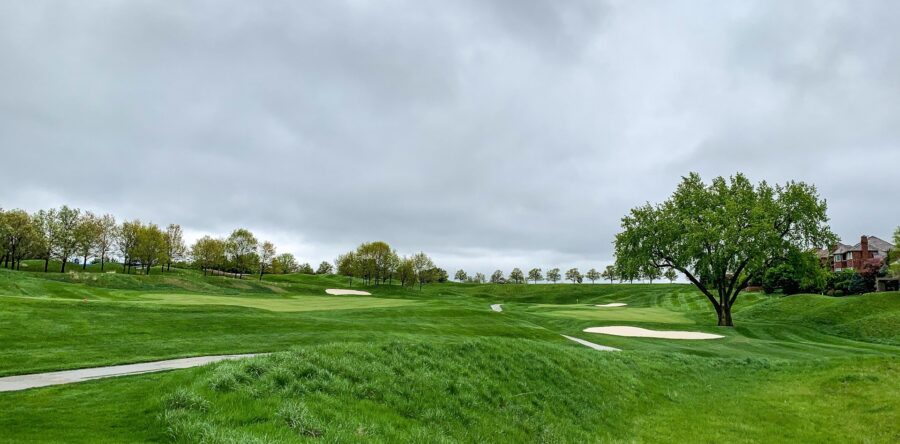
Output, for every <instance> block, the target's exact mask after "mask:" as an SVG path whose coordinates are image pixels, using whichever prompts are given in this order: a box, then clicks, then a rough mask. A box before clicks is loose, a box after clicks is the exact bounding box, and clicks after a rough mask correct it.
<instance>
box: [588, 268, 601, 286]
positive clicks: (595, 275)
mask: <svg viewBox="0 0 900 444" xmlns="http://www.w3.org/2000/svg"><path fill="white" fill-rule="evenodd" d="M584 277H586V278H588V279H589V280H590V281H591V283H592V284H593V283H594V282H595V281H597V280H598V279H600V278H601V276H600V272H599V271H597V270H596V269H594V268H591V269H590V270H588V272H587V273H585V274H584Z"/></svg>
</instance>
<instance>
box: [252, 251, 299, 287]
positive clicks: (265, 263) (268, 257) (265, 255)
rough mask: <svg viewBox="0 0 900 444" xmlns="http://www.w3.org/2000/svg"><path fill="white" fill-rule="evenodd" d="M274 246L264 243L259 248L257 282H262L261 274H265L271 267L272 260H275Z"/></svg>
mask: <svg viewBox="0 0 900 444" xmlns="http://www.w3.org/2000/svg"><path fill="white" fill-rule="evenodd" d="M276 254H277V253H276V252H275V244H273V243H271V242H269V241H265V242H263V243H262V244H260V246H259V253H257V256H259V280H260V281H262V278H263V274H265V272H266V270H267V269H269V268H270V267H272V260H274V259H275V255H276ZM291 258H293V256H291Z"/></svg>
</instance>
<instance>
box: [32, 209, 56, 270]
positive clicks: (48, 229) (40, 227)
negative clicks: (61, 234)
mask: <svg viewBox="0 0 900 444" xmlns="http://www.w3.org/2000/svg"><path fill="white" fill-rule="evenodd" d="M55 221H56V210H55V209H52V208H51V209H49V210H40V211H38V212H37V214H35V217H34V225H35V228H36V230H37V235H38V236H39V237H40V240H41V241H40V245H41V247H42V248H41V249H40V250H41V251H40V254H39V257H40V258H41V259H43V260H44V273H46V272H47V267H48V266H49V264H50V259H51V258H52V257H53V251H54V250H55V249H56V240H55V237H54V232H55V226H54V225H55Z"/></svg>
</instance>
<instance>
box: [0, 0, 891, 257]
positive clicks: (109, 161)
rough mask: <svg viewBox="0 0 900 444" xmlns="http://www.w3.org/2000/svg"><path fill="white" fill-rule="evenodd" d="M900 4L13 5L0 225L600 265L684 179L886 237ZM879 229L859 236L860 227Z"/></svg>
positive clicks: (1, 21)
mask: <svg viewBox="0 0 900 444" xmlns="http://www.w3.org/2000/svg"><path fill="white" fill-rule="evenodd" d="M898 22H900V7H898V5H897V4H896V3H895V2H866V3H862V4H860V3H851V2H820V1H815V2H787V3H786V2H774V1H773V2H756V3H747V4H725V3H724V2H712V1H711V2H702V3H698V2H658V3H645V2H641V3H636V2H610V3H601V2H594V1H574V2H553V1H527V2H524V1H502V0H496V1H490V2H481V1H460V2H428V1H426V2H405V1H388V2H368V1H347V2H302V3H297V2H280V1H273V2H264V3H262V4H250V3H245V2H234V3H232V4H229V3H225V2H204V1H194V2H178V3H173V4H166V5H165V7H163V6H161V5H160V4H159V3H158V2H120V1H108V2H90V3H84V2H39V1H29V2H7V3H4V4H2V5H0V60H2V62H0V63H2V69H0V87H2V88H3V91H4V92H3V94H0V158H2V161H0V167H2V171H3V176H2V177H3V179H4V180H3V183H4V185H3V186H0V205H2V206H3V207H22V208H26V209H29V210H34V209H37V208H41V207H48V206H56V205H60V204H63V203H68V204H71V205H78V206H82V207H86V208H91V209H95V210H98V211H111V212H113V213H115V214H117V215H119V216H120V217H140V218H142V219H145V220H153V221H156V222H159V223H168V222H179V223H181V224H182V225H184V226H185V227H187V228H188V229H189V233H191V234H193V235H199V234H201V233H220V234H225V233H226V232H227V231H229V230H230V229H231V228H233V227H236V226H247V227H249V228H251V229H253V230H255V231H257V232H259V233H260V234H261V235H262V236H263V237H267V238H272V239H273V240H275V241H276V242H278V243H279V244H280V246H281V247H282V250H288V251H293V252H295V253H297V254H298V255H300V256H301V257H302V258H303V259H305V260H310V261H318V260H322V259H331V258H332V257H333V256H334V254H335V253H337V252H338V251H341V250H343V249H347V248H350V247H352V246H353V245H355V244H356V243H359V242H361V241H365V240H372V239H384V240H387V241H389V242H391V243H392V244H394V245H395V246H397V247H398V249H399V250H400V251H401V252H413V251H416V250H420V249H421V250H425V251H428V252H431V253H433V255H434V256H436V257H437V259H438V260H439V263H440V264H442V265H444V266H445V267H447V268H449V269H454V268H456V267H463V266H464V267H467V268H468V269H473V270H474V269H478V270H480V271H484V272H489V271H490V270H491V269H493V268H497V267H500V268H504V269H509V268H511V267H513V266H520V267H531V266H542V267H544V268H549V267H552V266H561V267H565V266H570V264H571V265H572V266H581V267H585V268H586V267H590V266H597V267H599V266H602V265H604V264H605V263H607V262H609V261H610V260H611V258H612V255H611V242H612V238H613V235H614V234H615V233H616V231H617V229H618V222H619V219H620V217H621V216H622V215H623V214H625V212H627V210H628V209H629V208H630V207H632V206H635V205H638V204H640V203H643V202H644V201H658V200H662V199H664V198H665V197H666V196H667V195H668V194H669V193H670V192H671V190H672V189H673V187H674V185H675V184H676V183H677V182H678V180H679V177H680V176H681V175H684V174H686V173H687V172H688V171H700V172H701V173H702V174H704V175H705V176H707V177H708V176H712V175H720V174H723V175H727V174H731V173H733V172H735V171H745V172H747V173H748V174H749V175H751V176H752V177H753V178H754V179H757V180H762V179H765V180H769V181H779V182H780V181H785V180H789V179H799V180H806V181H809V182H812V183H815V184H817V185H818V186H819V189H820V191H821V193H822V195H823V196H824V197H826V198H827V199H828V200H829V203H830V208H831V211H830V214H831V216H832V220H833V226H834V228H835V230H836V231H837V232H838V233H839V234H841V235H842V236H844V237H846V238H847V239H848V240H852V239H854V238H855V237H856V236H858V235H859V234H861V233H868V234H875V235H879V236H887V235H888V234H889V232H890V231H891V229H892V227H893V226H895V225H897V224H898V223H900V210H898V208H897V206H896V205H894V206H891V205H883V202H884V199H885V196H887V195H889V193H890V191H889V188H885V183H886V180H887V178H888V177H889V176H890V175H892V174H893V175H896V171H897V168H896V165H897V164H898V163H900V146H898V145H900V83H898V82H897V81H896V79H898V78H900V57H898V56H900V53H898V45H900V43H898V42H900V38H898V37H900V35H898V34H900V23H898ZM859 214H866V215H867V216H866V217H863V218H861V217H859Z"/></svg>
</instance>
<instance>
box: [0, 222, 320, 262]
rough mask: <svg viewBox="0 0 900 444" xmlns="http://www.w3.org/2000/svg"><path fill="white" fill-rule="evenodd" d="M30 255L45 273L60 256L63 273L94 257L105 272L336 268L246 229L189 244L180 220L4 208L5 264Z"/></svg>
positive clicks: (0, 229)
mask: <svg viewBox="0 0 900 444" xmlns="http://www.w3.org/2000/svg"><path fill="white" fill-rule="evenodd" d="M25 259H42V260H44V271H45V272H46V271H48V269H49V263H50V261H55V260H58V261H59V262H60V263H61V265H60V272H63V273H65V271H66V268H67V267H68V265H69V264H70V263H71V262H72V261H78V262H79V263H80V264H81V268H82V269H85V268H86V267H87V265H88V263H89V261H90V260H91V259H92V260H93V262H95V263H99V264H100V270H101V271H104V270H105V267H106V265H107V264H108V263H109V262H110V261H112V260H117V261H119V262H120V263H121V266H122V271H123V272H127V273H131V272H132V271H133V270H139V271H141V272H143V273H144V274H149V273H150V270H151V268H153V267H157V266H159V267H160V270H162V271H170V270H171V267H172V264H176V263H185V264H187V265H193V266H195V267H197V268H199V269H201V270H203V272H204V274H207V273H210V272H214V273H219V274H227V275H234V276H236V277H238V278H240V277H243V276H244V275H245V274H248V273H258V274H259V276H260V278H262V275H263V274H265V273H295V272H300V273H308V274H313V273H324V274H329V273H332V272H333V270H334V267H333V266H332V265H331V264H330V263H328V262H322V263H321V264H319V268H318V269H317V270H313V268H312V266H310V265H309V264H298V263H297V260H296V258H294V256H293V255H292V254H290V253H284V254H281V255H278V254H277V253H276V249H275V245H274V244H272V243H271V242H268V241H263V242H260V241H258V240H257V239H256V237H255V236H254V235H253V233H251V232H250V231H249V230H247V229H244V228H239V229H236V230H234V231H233V232H232V233H231V235H230V236H228V237H227V238H212V237H210V236H204V237H202V238H200V239H198V240H197V242H195V243H194V244H193V245H192V246H191V247H190V248H188V247H187V246H186V245H185V241H184V233H183V231H182V229H181V226H180V225H178V224H169V225H167V226H165V227H160V226H158V225H156V224H153V223H144V222H141V221H140V220H137V219H135V220H125V221H122V222H121V223H117V222H116V219H115V218H114V217H113V216H112V215H110V214H105V215H102V216H98V215H95V214H94V213H92V212H90V211H83V210H81V209H78V208H71V207H68V206H65V205H64V206H62V207H59V208H53V209H49V210H40V211H37V212H36V213H33V214H29V213H27V212H26V211H23V210H18V209H17V210H8V211H4V210H2V209H0V264H2V266H3V267H6V268H14V269H21V266H22V261H23V260H25ZM188 262H189V264H188Z"/></svg>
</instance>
